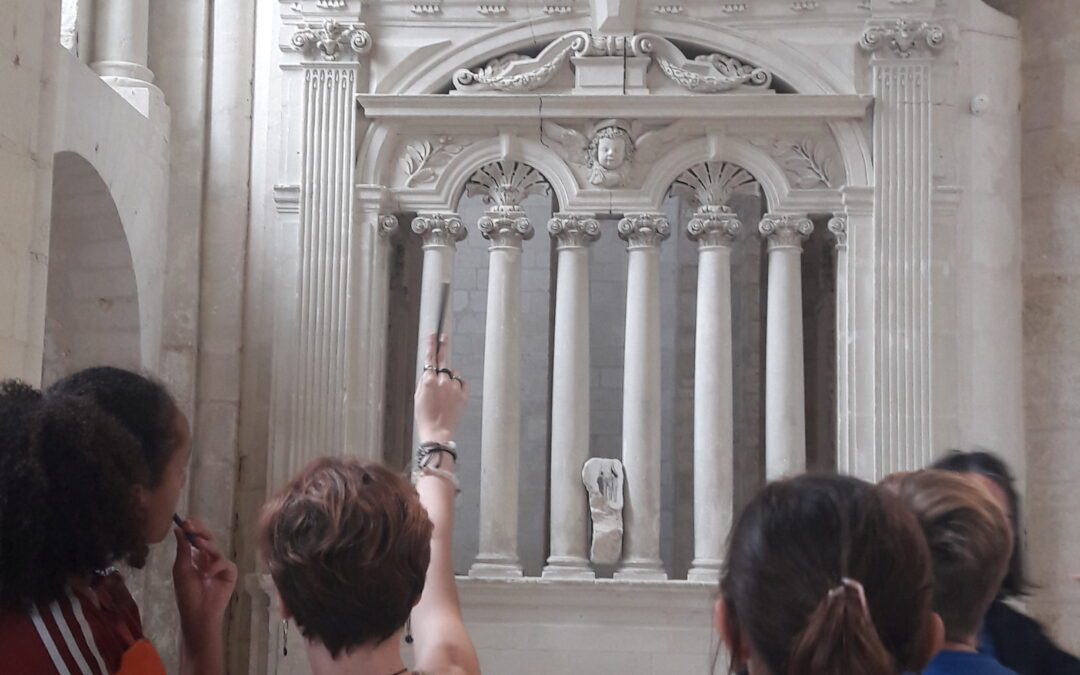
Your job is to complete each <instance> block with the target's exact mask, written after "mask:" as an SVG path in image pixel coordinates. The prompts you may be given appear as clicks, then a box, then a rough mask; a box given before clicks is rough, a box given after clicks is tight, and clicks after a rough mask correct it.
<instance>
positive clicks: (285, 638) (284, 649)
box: [281, 619, 289, 656]
mask: <svg viewBox="0 0 1080 675" xmlns="http://www.w3.org/2000/svg"><path fill="white" fill-rule="evenodd" d="M281 655H282V656H288V655H289V620H288V619H282V620H281Z"/></svg>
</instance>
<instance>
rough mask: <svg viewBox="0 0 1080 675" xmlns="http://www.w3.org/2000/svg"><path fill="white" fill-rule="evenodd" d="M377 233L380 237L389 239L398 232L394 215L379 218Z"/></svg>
mask: <svg viewBox="0 0 1080 675" xmlns="http://www.w3.org/2000/svg"><path fill="white" fill-rule="evenodd" d="M377 231H378V233H379V236H380V237H383V238H387V239H388V238H390V237H392V236H394V234H395V233H396V232H397V231H398V219H397V216H394V215H384V216H379V225H378V230H377Z"/></svg>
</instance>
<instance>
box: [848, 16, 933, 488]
mask: <svg viewBox="0 0 1080 675" xmlns="http://www.w3.org/2000/svg"><path fill="white" fill-rule="evenodd" d="M945 40H946V37H945V30H944V29H943V28H942V27H941V26H939V25H936V24H931V23H927V22H926V21H921V20H917V19H886V20H880V19H875V20H872V21H870V22H868V23H867V25H866V28H865V30H864V31H863V35H862V39H861V40H860V45H861V46H862V48H863V49H864V50H866V51H867V52H870V53H872V55H873V56H872V58H871V60H870V69H871V77H872V81H873V93H874V99H875V104H874V157H876V158H878V161H875V162H874V174H875V175H874V184H875V186H876V190H875V194H874V241H875V245H874V249H875V250H874V251H873V253H872V255H873V257H874V260H875V264H876V270H875V280H876V283H875V284H874V291H873V292H874V306H875V309H874V316H875V326H874V348H875V356H874V358H875V375H874V383H873V392H872V393H871V392H863V394H864V395H869V396H872V397H875V406H874V407H875V410H876V415H875V417H874V445H873V446H872V447H870V448H866V449H863V448H860V452H864V453H865V452H872V453H873V455H874V458H873V459H874V461H873V463H872V465H873V469H872V472H873V473H872V476H869V477H870V478H872V479H877V478H880V477H882V476H884V475H887V474H890V473H893V472H895V471H909V470H913V469H917V468H921V467H923V466H925V465H926V464H927V463H928V462H929V461H930V460H931V459H932V458H933V454H934V452H935V450H937V448H934V447H933V441H932V429H933V423H932V419H931V418H932V415H933V410H932V408H931V392H932V387H931V379H930V378H931V374H932V370H933V369H932V350H931V340H932V332H933V327H932V316H931V311H932V304H931V299H932V297H933V292H932V282H931V279H930V275H929V274H928V273H927V270H926V268H925V265H926V263H927V261H929V260H931V259H932V257H933V256H932V252H933V251H932V245H931V244H932V242H931V238H932V235H933V232H934V229H933V213H932V196H933V186H934V172H933V166H932V164H933V154H932V152H931V147H930V146H931V141H932V130H931V116H932V114H933V98H932V95H931V85H932V80H933V78H932V72H931V71H932V65H933V55H934V53H935V52H936V51H938V50H940V49H941V48H942V46H943V45H944V44H945Z"/></svg>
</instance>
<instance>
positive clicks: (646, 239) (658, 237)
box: [619, 213, 671, 250]
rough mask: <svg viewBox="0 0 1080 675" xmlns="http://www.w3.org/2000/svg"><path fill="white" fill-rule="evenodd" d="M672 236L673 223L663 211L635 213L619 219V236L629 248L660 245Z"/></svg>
mask: <svg viewBox="0 0 1080 675" xmlns="http://www.w3.org/2000/svg"><path fill="white" fill-rule="evenodd" d="M670 236H671V224H669V223H668V220H667V216H665V215H664V214H662V213H633V214H630V215H629V216H627V217H626V218H623V219H622V220H620V221H619V238H620V239H622V240H623V241H625V242H626V247H627V248H628V249H629V250H634V249H635V248H647V247H648V248H651V247H655V246H659V245H660V243H661V242H662V241H664V240H665V239H667V238H668V237H670Z"/></svg>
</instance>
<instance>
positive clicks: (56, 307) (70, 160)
mask: <svg viewBox="0 0 1080 675" xmlns="http://www.w3.org/2000/svg"><path fill="white" fill-rule="evenodd" d="M139 333H140V329H139V298H138V291H137V289H136V285H135V269H134V267H133V265H132V260H131V249H130V247H129V246H128V241H127V237H126V236H125V234H124V228H123V224H122V223H121V221H120V214H119V213H118V211H117V208H116V203H115V201H114V200H113V197H112V195H111V194H110V192H109V187H108V186H107V185H106V184H105V182H104V180H102V178H101V176H100V175H99V174H98V172H97V170H95V169H94V167H93V166H92V165H91V164H90V162H88V161H87V160H86V159H84V158H83V157H82V156H80V155H78V154H76V153H73V152H61V153H58V154H57V155H56V159H55V168H54V175H53V197H52V226H51V233H50V239H49V277H48V290H47V295H46V314H45V358H44V363H43V366H42V383H43V385H45V386H48V385H49V384H51V383H53V382H55V381H56V380H58V379H60V378H61V377H63V376H65V375H67V374H69V373H71V372H74V371H76V370H80V369H82V368H86V367H89V366H94V365H113V366H119V367H122V368H131V369H138V368H139V367H140V365H141V362H142V360H141V358H140V352H139V337H140V335H139Z"/></svg>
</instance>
